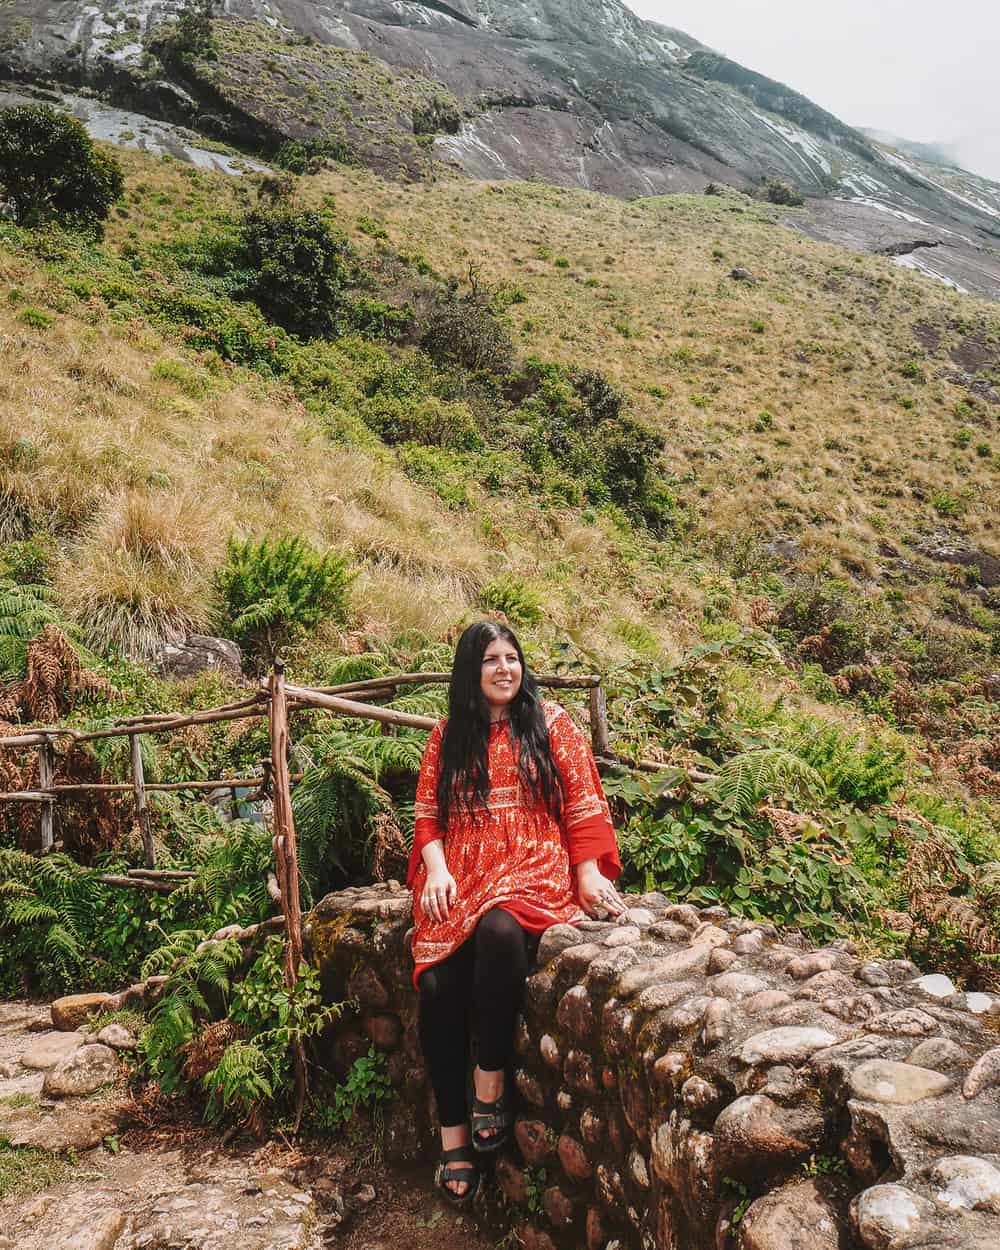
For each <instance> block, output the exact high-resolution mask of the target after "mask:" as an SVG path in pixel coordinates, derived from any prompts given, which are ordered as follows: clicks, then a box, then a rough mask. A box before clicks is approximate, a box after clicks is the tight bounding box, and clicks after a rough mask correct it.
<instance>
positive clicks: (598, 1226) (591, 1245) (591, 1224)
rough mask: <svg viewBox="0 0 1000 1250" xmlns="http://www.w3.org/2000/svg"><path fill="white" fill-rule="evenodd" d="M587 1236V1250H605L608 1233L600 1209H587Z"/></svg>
mask: <svg viewBox="0 0 1000 1250" xmlns="http://www.w3.org/2000/svg"><path fill="white" fill-rule="evenodd" d="M586 1234H587V1250H604V1245H605V1242H606V1241H607V1239H608V1231H607V1228H606V1227H605V1224H604V1216H603V1215H602V1214H601V1208H600V1207H588V1208H587V1221H586Z"/></svg>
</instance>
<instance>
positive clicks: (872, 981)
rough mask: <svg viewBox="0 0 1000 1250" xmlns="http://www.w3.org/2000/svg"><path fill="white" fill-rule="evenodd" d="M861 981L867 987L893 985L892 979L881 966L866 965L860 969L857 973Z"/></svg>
mask: <svg viewBox="0 0 1000 1250" xmlns="http://www.w3.org/2000/svg"><path fill="white" fill-rule="evenodd" d="M855 975H856V976H857V978H858V980H859V981H864V983H865V985H872V986H882V985H891V984H892V977H890V975H889V973H888V972H887V971H886V970H885V968H883V966H882V965H881V964H877V963H876V964H865V965H864V967H863V968H859V969H858V971H857V972H856V973H855Z"/></svg>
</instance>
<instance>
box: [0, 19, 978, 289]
mask: <svg viewBox="0 0 1000 1250" xmlns="http://www.w3.org/2000/svg"><path fill="white" fill-rule="evenodd" d="M182 8H183V4H182V2H181V0H162V2H161V3H157V4H149V3H147V2H146V0H122V3H120V4H118V5H116V6H115V7H114V8H113V9H109V10H108V11H106V12H102V11H101V10H99V9H98V8H96V7H94V8H93V9H86V10H84V12H83V13H82V15H81V10H80V6H79V4H77V3H71V2H69V0H55V2H54V3H53V2H52V0H13V2H12V3H8V4H6V5H3V6H2V7H0V80H2V79H3V78H4V77H6V78H7V79H8V80H10V81H11V82H16V83H18V84H30V85H34V86H35V87H37V86H39V85H42V86H44V87H45V88H46V89H49V90H52V89H54V90H56V91H57V92H65V91H67V90H70V89H72V90H79V89H80V88H86V89H87V90H88V91H93V92H96V93H97V94H98V95H99V97H100V98H101V99H102V100H104V101H105V102H108V103H111V104H113V105H116V106H118V107H124V108H128V109H130V110H135V111H137V112H139V113H145V114H148V115H151V116H153V117H155V118H158V119H167V120H170V121H174V122H181V123H184V124H186V125H188V126H191V127H193V128H194V129H196V130H200V131H202V132H204V133H206V134H208V135H210V136H211V137H213V138H214V139H224V140H226V141H228V142H232V143H236V144H237V146H239V147H241V148H242V149H244V150H247V151H251V152H256V153H258V154H261V153H263V154H265V155H267V154H273V153H274V152H276V151H277V150H278V149H279V148H280V147H281V145H282V144H283V143H284V142H286V141H289V140H291V141H293V142H295V143H298V144H304V145H317V144H318V145H320V146H324V145H325V146H326V148H327V150H328V151H330V152H331V153H333V154H335V155H337V156H339V157H340V158H342V159H349V160H357V161H359V162H362V163H364V164H368V165H370V166H371V167H372V168H374V169H376V170H378V171H379V172H382V173H386V174H389V175H390V176H395V177H421V176H424V175H425V174H426V173H427V172H428V169H429V167H430V163H431V161H433V160H435V159H436V160H438V161H445V162H448V163H450V164H452V165H453V166H455V167H456V168H458V169H460V170H462V171H463V172H465V173H467V174H470V175H472V176H473V177H478V178H514V179H524V178H539V179H542V180H544V181H547V182H552V183H556V184H559V185H562V186H578V187H583V188H587V189H591V190H597V191H603V192H608V193H611V194H614V195H620V196H625V197H635V196H642V195H657V194H664V193H669V192H686V191H700V190H701V189H703V188H704V186H705V185H706V184H707V183H708V182H716V183H724V184H728V185H731V186H734V187H737V188H740V189H744V190H754V189H757V188H759V187H760V186H761V185H762V184H764V183H766V182H767V181H768V180H773V179H777V180H779V181H782V182H786V183H788V184H790V185H793V186H794V187H796V188H798V190H799V191H800V192H801V193H802V194H803V195H805V196H807V197H809V198H810V201H811V204H810V209H809V210H808V211H807V212H806V213H804V214H803V215H802V224H803V225H804V227H805V228H807V229H809V230H810V231H811V232H812V233H813V234H815V235H816V236H817V237H824V238H829V239H831V240H833V241H838V242H844V243H848V244H851V245H852V246H858V247H861V248H863V249H868V250H877V249H878V248H879V247H881V246H885V245H887V244H888V245H894V244H899V243H902V242H906V240H907V236H910V237H912V238H918V237H919V238H923V237H925V236H928V237H931V238H933V239H935V240H936V241H938V242H939V243H940V244H941V246H940V248H939V249H938V251H937V253H936V255H935V259H934V264H935V270H934V272H935V273H936V274H937V276H939V277H941V278H943V279H944V280H946V281H949V282H951V283H953V284H955V285H957V286H958V287H960V288H961V289H963V290H970V291H973V292H976V293H979V294H984V295H988V296H991V297H993V298H1000V263H998V262H997V259H996V257H995V256H994V255H992V254H991V252H990V251H989V249H991V248H995V246H996V243H997V240H998V239H1000V187H998V186H997V185H996V184H994V183H989V182H988V181H987V180H985V179H976V178H974V177H973V176H972V175H967V174H965V173H959V174H958V175H957V176H956V175H952V174H951V173H950V172H949V173H948V176H945V177H942V176H941V174H942V171H941V161H940V155H941V154H940V153H938V152H937V150H936V149H933V150H932V151H931V152H930V153H928V152H924V151H921V150H918V149H917V148H915V147H914V146H913V145H902V146H900V145H899V144H893V145H892V146H891V147H887V146H885V144H884V143H882V142H880V141H879V140H878V139H877V137H873V136H872V135H871V134H870V133H865V132H862V131H859V130H855V129H853V128H851V127H850V126H847V125H845V124H844V123H843V122H841V121H840V120H839V119H838V118H836V117H834V116H832V115H831V114H830V113H828V112H826V111H825V110H823V109H821V108H819V107H818V106H817V105H815V104H813V103H812V102H811V101H810V100H808V99H807V98H806V97H805V96H803V95H801V94H800V93H798V92H796V91H793V90H791V89H790V88H788V87H786V86H784V85H783V84H781V83H777V82H775V81H774V80H772V79H769V78H766V77H765V76H764V75H761V74H758V73H755V72H754V71H753V70H751V69H748V68H745V67H743V66H740V65H738V64H736V63H735V62H733V61H730V60H728V59H727V58H725V57H723V56H720V55H718V54H717V53H715V52H713V51H711V50H710V49H708V48H706V47H705V46H704V45H702V44H700V43H699V42H698V41H697V40H696V39H693V38H691V37H690V36H688V35H686V34H684V33H683V32H680V31H676V30H673V29H671V28H669V27H666V26H662V25H659V24H657V23H654V22H645V21H642V20H641V19H639V18H638V17H636V16H635V15H634V14H633V13H632V12H631V11H630V10H629V9H628V8H626V7H625V5H624V4H623V3H621V0H533V2H532V3H527V2H524V0H520V2H519V0H454V3H448V2H447V0H343V2H341V3H337V2H335V0H320V3H316V4H312V3H310V4H306V3H304V2H303V0H271V2H270V3H268V4H266V5H265V4H261V3H259V0H226V3H225V4H222V3H218V4H216V6H215V11H216V14H217V16H218V17H219V19H220V20H219V21H218V22H217V31H218V38H217V45H218V52H217V56H216V57H215V58H214V59H211V60H205V59H203V58H199V57H198V56H197V55H196V54H193V55H183V54H182V55H176V54H175V55H173V56H171V55H168V52H167V50H166V49H165V47H164V46H163V40H162V36H163V31H164V29H165V23H167V22H169V20H170V19H172V18H174V17H176V15H177V14H178V13H179V12H180V11H181V10H182ZM78 107H83V108H84V110H86V105H85V104H84V105H83V106H78ZM928 157H929V158H930V159H928ZM813 201H814V202H815V203H812V202H813ZM844 201H846V202H849V203H850V205H851V206H852V207H851V209H850V212H849V213H848V214H847V218H848V220H847V221H846V222H845V214H844V212H843V211H842V210H841V209H839V208H837V207H834V208H833V209H828V208H827V207H826V206H828V205H830V204H833V205H835V206H836V205H837V204H839V203H841V202H844ZM816 205H819V207H818V209H817V207H816Z"/></svg>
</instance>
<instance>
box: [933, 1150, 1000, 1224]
mask: <svg viewBox="0 0 1000 1250" xmlns="http://www.w3.org/2000/svg"><path fill="white" fill-rule="evenodd" d="M931 1180H932V1182H933V1183H934V1184H935V1185H942V1186H944V1188H943V1189H942V1190H941V1191H940V1192H939V1193H936V1194H935V1195H934V1197H935V1200H936V1201H937V1202H940V1203H941V1204H942V1205H943V1206H946V1207H950V1208H951V1210H953V1211H992V1212H993V1214H994V1215H1000V1170H998V1169H997V1168H995V1167H994V1166H993V1164H992V1163H987V1162H986V1160H985V1159H977V1158H975V1157H974V1156H973V1155H950V1156H949V1157H948V1158H947V1159H939V1160H938V1161H937V1163H936V1164H935V1165H934V1171H933V1172H932V1173H931Z"/></svg>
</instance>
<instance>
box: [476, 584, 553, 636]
mask: <svg viewBox="0 0 1000 1250" xmlns="http://www.w3.org/2000/svg"><path fill="white" fill-rule="evenodd" d="M479 599H480V602H481V603H482V605H483V607H484V608H485V609H486V611H487V612H502V613H503V614H504V616H506V617H507V619H508V620H509V621H511V622H512V623H513V624H515V625H537V624H538V622H539V621H540V620H541V619H542V600H541V596H540V595H539V594H538V592H537V591H535V590H532V589H531V587H530V586H529V585H528V584H527V583H526V582H523V581H522V580H521V579H520V578H519V577H514V576H513V575H512V574H510V573H507V574H505V575H504V576H503V577H498V578H496V580H495V581H492V582H490V583H489V585H488V586H485V587H484V588H483V591H482V594H481V595H480V596H479Z"/></svg>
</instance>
